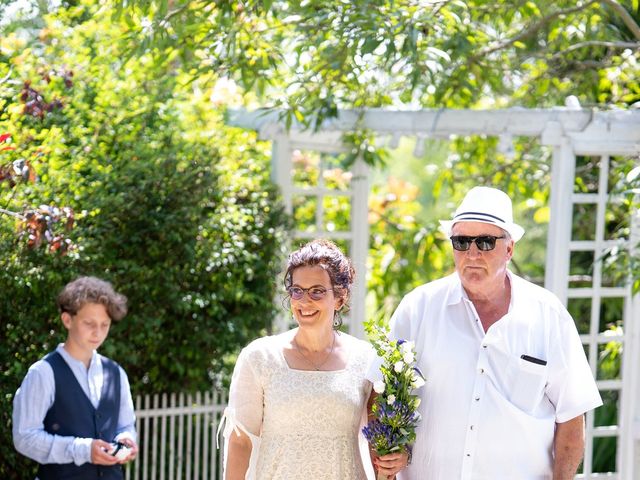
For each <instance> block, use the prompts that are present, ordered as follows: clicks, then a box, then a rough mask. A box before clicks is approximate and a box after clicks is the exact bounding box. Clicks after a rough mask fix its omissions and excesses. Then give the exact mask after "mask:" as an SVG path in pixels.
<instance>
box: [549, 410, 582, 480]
mask: <svg viewBox="0 0 640 480" xmlns="http://www.w3.org/2000/svg"><path fill="white" fill-rule="evenodd" d="M583 455H584V415H579V416H577V417H575V418H572V419H571V420H568V421H566V422H564V423H556V431H555V435H554V440H553V457H554V458H553V480H571V479H573V477H575V475H576V471H577V470H578V467H579V466H580V462H581V461H582V456H583Z"/></svg>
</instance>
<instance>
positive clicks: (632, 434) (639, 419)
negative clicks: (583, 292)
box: [617, 210, 640, 480]
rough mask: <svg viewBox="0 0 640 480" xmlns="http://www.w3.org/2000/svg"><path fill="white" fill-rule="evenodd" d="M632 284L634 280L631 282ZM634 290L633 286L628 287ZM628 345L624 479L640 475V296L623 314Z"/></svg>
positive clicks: (636, 234)
mask: <svg viewBox="0 0 640 480" xmlns="http://www.w3.org/2000/svg"><path fill="white" fill-rule="evenodd" d="M630 221H631V234H630V236H629V250H630V255H632V256H633V255H638V254H639V252H638V249H637V245H638V242H640V212H639V211H638V210H636V211H635V212H634V213H633V214H632V215H631V219H630ZM630 280H631V281H633V279H630ZM629 289H631V286H629ZM624 328H625V330H626V331H625V344H624V354H623V357H622V362H623V364H622V379H623V384H624V388H623V389H622V398H621V399H620V418H619V424H620V438H619V444H618V462H617V463H618V467H619V468H620V472H619V473H620V477H619V478H621V479H623V480H626V479H632V478H638V476H639V475H640V370H639V368H640V295H632V294H631V293H630V294H629V301H628V302H627V303H626V308H625V312H624Z"/></svg>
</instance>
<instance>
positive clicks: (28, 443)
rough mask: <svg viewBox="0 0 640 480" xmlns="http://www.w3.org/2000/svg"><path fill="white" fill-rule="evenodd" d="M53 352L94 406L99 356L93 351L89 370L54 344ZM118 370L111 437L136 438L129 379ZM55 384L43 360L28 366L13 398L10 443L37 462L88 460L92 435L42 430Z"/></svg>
mask: <svg viewBox="0 0 640 480" xmlns="http://www.w3.org/2000/svg"><path fill="white" fill-rule="evenodd" d="M56 351H57V352H58V353H59V354H60V355H62V358H63V359H64V360H65V362H67V364H68V365H69V367H70V368H71V371H72V372H73V375H74V376H75V378H76V380H77V381H78V383H79V384H80V386H81V387H82V390H83V391H84V393H85V394H86V395H87V398H89V400H91V403H92V404H93V406H94V407H95V408H97V407H98V404H99V403H100V394H101V392H102V384H103V381H104V376H103V368H102V359H103V358H104V357H103V356H102V355H100V354H98V353H97V352H96V351H95V350H94V352H93V356H92V358H91V363H90V365H89V369H87V368H86V367H85V365H84V363H83V362H82V361H80V360H76V359H75V358H73V357H72V356H71V355H69V353H67V351H66V350H65V349H64V347H63V344H60V345H58V347H57V348H56ZM118 368H119V369H120V415H119V418H118V424H117V428H116V437H115V439H114V440H120V439H122V438H125V437H128V438H131V439H132V440H133V441H135V440H136V430H135V421H136V419H135V414H134V411H133V400H132V398H131V391H130V388H129V380H128V378H127V375H126V373H125V372H124V370H123V369H122V367H118ZM55 392H56V384H55V378H54V375H53V369H52V368H51V365H50V364H49V362H47V361H46V360H44V359H43V360H39V361H37V362H36V363H34V364H33V365H31V367H30V368H29V371H28V372H27V375H26V376H25V377H24V380H23V381H22V384H21V385H20V388H19V389H18V391H17V392H16V395H15V397H14V399H13V443H14V445H15V447H16V450H18V452H20V453H21V454H22V455H25V456H27V457H29V458H31V459H33V460H35V461H36V462H38V463H40V464H46V463H72V462H73V463H75V464H76V465H82V464H84V463H87V462H90V461H91V442H92V441H93V440H94V439H93V438H80V437H64V436H60V435H53V434H50V433H48V432H47V431H45V429H44V418H45V416H46V415H47V412H48V411H49V409H50V408H51V406H52V405H53V402H54V399H55Z"/></svg>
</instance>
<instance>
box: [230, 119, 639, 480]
mask: <svg viewBox="0 0 640 480" xmlns="http://www.w3.org/2000/svg"><path fill="white" fill-rule="evenodd" d="M229 123H230V124H232V125H236V126H240V127H244V128H248V129H253V130H256V131H257V132H258V133H259V135H260V137H261V138H263V139H266V140H270V141H272V144H273V158H272V178H273V180H274V182H275V183H276V184H277V185H279V187H280V189H281V192H282V196H283V200H284V203H285V207H286V209H287V211H288V212H289V213H292V212H293V199H294V198H295V197H296V196H314V197H316V198H317V199H318V201H317V202H316V212H315V213H316V215H315V222H316V224H315V228H314V229H312V230H311V231H308V230H307V231H294V238H300V239H303V238H316V237H327V238H334V239H336V240H344V241H347V242H348V243H349V245H350V256H351V258H352V260H353V262H354V264H355V266H356V270H357V271H359V272H365V271H366V259H367V252H368V239H369V231H368V224H367V219H368V206H367V200H368V194H369V184H368V175H369V167H368V166H367V165H366V164H365V163H364V162H363V161H362V160H358V161H356V163H355V165H354V167H353V169H352V173H353V179H352V182H351V188H350V189H349V190H348V191H341V192H336V191H334V190H331V189H328V188H326V187H325V186H324V185H323V184H322V181H320V183H319V184H318V185H314V186H313V187H308V188H307V187H301V186H299V185H295V184H294V182H293V180H292V169H293V162H292V157H293V155H294V152H296V151H298V150H304V151H316V152H321V153H339V152H341V151H343V150H344V148H345V147H344V145H343V144H342V142H341V138H342V134H343V133H344V132H346V131H350V130H353V129H355V128H356V126H358V127H360V128H367V129H370V130H371V131H373V132H376V133H377V134H379V135H389V136H391V137H393V138H398V137H400V136H414V137H417V138H418V140H420V139H424V138H442V139H448V138H450V136H451V135H458V136H464V135H487V136H499V137H502V138H509V137H510V136H528V137H535V138H538V139H539V141H540V143H541V144H542V145H545V146H548V147H550V148H552V149H553V160H552V165H551V179H552V180H551V199H550V210H551V220H550V224H549V229H548V234H547V253H546V268H545V287H546V288H547V289H549V290H551V291H553V292H554V293H555V294H556V295H557V296H558V297H559V298H560V299H561V300H562V301H563V302H564V303H565V305H567V304H568V303H569V302H572V301H587V302H590V308H589V309H588V310H589V311H590V314H589V315H590V318H589V325H590V327H589V330H588V332H585V331H583V332H581V338H582V342H583V344H584V346H585V351H586V352H587V353H588V358H589V363H590V365H591V368H592V371H593V372H594V374H595V373H596V372H597V366H598V355H599V352H600V350H599V347H601V346H602V345H605V344H606V343H607V342H611V341H617V342H620V343H621V344H622V345H623V349H624V354H623V357H622V373H621V375H620V378H614V379H597V382H598V387H599V388H600V390H601V391H603V392H617V395H616V396H617V412H618V419H617V423H616V424H614V425H604V426H602V425H600V426H594V412H590V413H589V414H588V415H587V442H586V452H585V460H584V466H583V471H584V473H583V474H581V475H579V476H578V478H585V479H596V478H605V477H606V478H610V479H618V480H633V479H638V478H640V299H639V298H638V296H634V295H632V292H631V288H630V286H629V285H623V286H609V285H607V284H604V285H603V268H602V257H603V254H604V253H605V252H606V251H607V250H608V249H610V248H611V247H614V246H617V247H618V248H625V249H628V250H629V251H631V252H633V251H634V249H635V248H636V247H637V245H638V243H639V242H640V213H639V212H637V211H636V212H634V213H633V214H631V215H630V217H631V218H629V223H630V225H631V228H630V230H631V233H630V235H629V238H625V239H623V240H610V239H608V238H606V235H605V218H606V214H607V209H608V208H610V205H611V198H610V192H609V191H608V184H609V165H610V159H611V158H612V157H616V156H625V157H627V156H632V157H634V158H635V157H638V158H640V110H634V111H626V110H625V111H622V110H620V111H594V110H588V109H582V108H579V107H578V108H565V107H556V108H551V109H522V108H510V109H503V110H492V111H487V110H449V109H441V110H420V111H388V110H367V111H364V112H360V111H341V112H340V113H339V115H338V117H337V118H336V119H333V120H331V121H329V122H326V123H325V124H324V125H323V126H322V128H321V129H320V130H319V131H318V132H310V131H307V130H301V129H299V128H296V127H295V126H294V127H293V128H292V129H290V130H289V131H287V130H286V129H285V128H284V126H283V122H281V121H280V120H279V117H278V113H277V112H269V113H264V112H246V111H235V112H232V114H231V116H230V121H229ZM581 156H588V157H594V158H595V159H596V160H597V161H595V162H594V164H595V165H597V167H596V168H597V171H595V172H593V175H594V176H595V177H597V178H598V182H597V183H598V187H597V189H596V190H594V191H593V192H590V193H574V182H575V176H576V171H575V169H576V158H577V157H581ZM638 163H639V164H640V161H639V162H638ZM319 168H322V166H320V167H319ZM319 178H320V179H321V178H322V175H319ZM335 195H345V196H348V197H349V198H350V205H351V212H350V217H351V222H350V228H349V230H347V231H333V230H331V231H329V230H328V229H327V228H326V225H325V223H324V222H323V202H322V198H324V197H325V196H335ZM580 208H582V209H587V210H589V211H591V212H592V215H593V217H592V221H593V223H594V224H595V234H594V236H593V238H590V239H587V240H582V239H573V238H572V225H573V222H574V216H575V212H576V209H580ZM576 252H579V253H581V254H583V255H584V254H587V255H593V271H592V276H591V278H592V281H591V285H590V286H587V287H585V286H580V287H574V286H573V285H572V282H571V281H570V277H571V258H572V254H574V253H576ZM360 279H361V280H360V281H359V282H357V284H356V285H355V287H354V292H353V299H352V311H351V315H350V319H349V330H350V332H351V333H353V334H354V335H357V336H360V337H364V331H363V327H362V325H363V321H364V320H365V297H366V285H365V282H364V275H362V274H361V275H360ZM612 299H615V301H619V302H622V304H623V314H622V317H623V318H622V319H621V320H622V322H623V326H624V328H623V331H622V332H623V333H620V334H618V335H613V336H612V335H611V334H610V332H608V333H606V334H605V333H604V332H602V331H601V328H600V316H601V308H602V306H603V304H605V303H606V302H609V301H610V300H612ZM614 398H615V397H614ZM604 438H613V439H614V440H615V441H616V442H617V449H616V451H617V458H616V471H615V472H609V473H602V472H600V473H594V472H593V471H592V470H593V468H592V467H593V462H592V457H593V448H594V441H599V440H600V439H604Z"/></svg>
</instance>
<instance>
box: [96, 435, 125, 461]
mask: <svg viewBox="0 0 640 480" xmlns="http://www.w3.org/2000/svg"><path fill="white" fill-rule="evenodd" d="M110 449H111V444H110V443H109V442H105V441H104V440H99V439H97V438H96V439H95V440H93V441H92V442H91V463H95V464H96V465H115V464H116V463H118V461H119V460H118V459H117V458H116V457H114V456H113V455H110V454H109V453H107V452H108V451H109V450H110Z"/></svg>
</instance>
